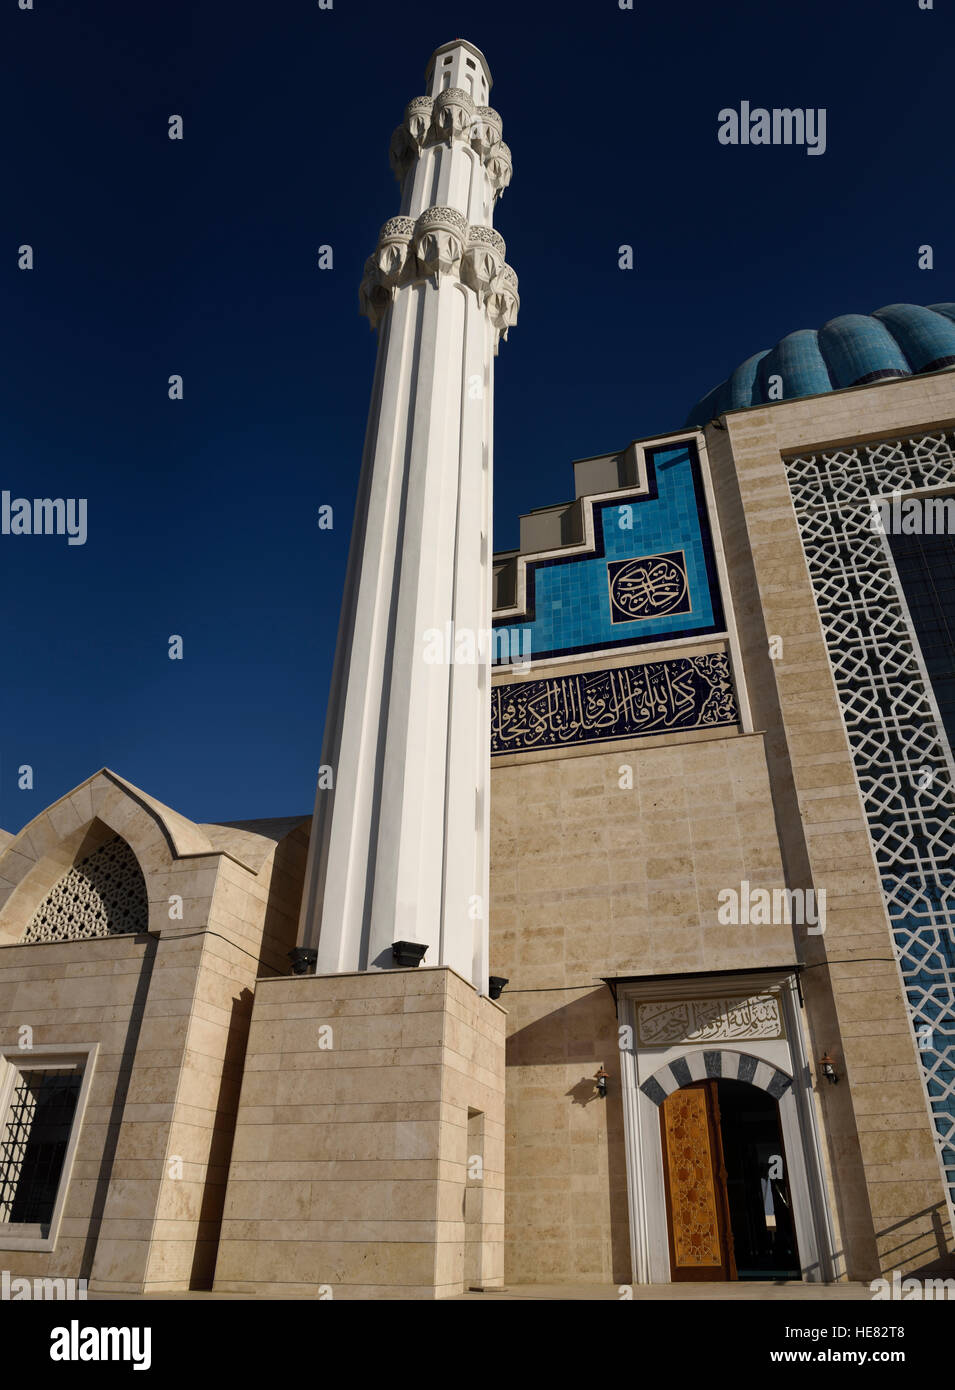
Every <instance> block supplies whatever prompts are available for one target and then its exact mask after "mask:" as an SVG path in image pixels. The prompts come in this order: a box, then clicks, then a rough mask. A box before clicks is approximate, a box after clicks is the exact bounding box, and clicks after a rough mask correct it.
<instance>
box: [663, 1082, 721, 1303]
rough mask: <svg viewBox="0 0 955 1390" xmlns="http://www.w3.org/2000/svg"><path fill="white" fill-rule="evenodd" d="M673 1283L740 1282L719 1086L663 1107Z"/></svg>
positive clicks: (704, 1086)
mask: <svg viewBox="0 0 955 1390" xmlns="http://www.w3.org/2000/svg"><path fill="white" fill-rule="evenodd" d="M660 1128H661V1133H662V1138H663V1181H664V1187H665V1189H666V1199H667V1224H668V1226H669V1231H670V1278H671V1279H672V1280H673V1281H674V1282H676V1281H678V1280H704V1279H712V1280H725V1279H735V1278H736V1265H735V1262H734V1259H733V1231H732V1227H731V1226H730V1219H729V1203H728V1200H727V1187H726V1168H725V1165H724V1163H723V1146H722V1143H721V1141H720V1112H719V1102H718V1100H717V1091H716V1082H715V1081H697V1082H695V1083H694V1084H693V1085H691V1086H684V1087H682V1088H681V1089H680V1090H679V1091H674V1092H673V1094H672V1095H669V1096H667V1098H666V1100H665V1101H664V1102H663V1105H662V1106H661V1107H660Z"/></svg>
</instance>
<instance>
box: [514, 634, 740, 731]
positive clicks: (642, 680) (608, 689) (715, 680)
mask: <svg viewBox="0 0 955 1390" xmlns="http://www.w3.org/2000/svg"><path fill="white" fill-rule="evenodd" d="M738 720H739V715H738V713H737V709H736V700H735V698H734V695H733V684H732V681H731V679H730V669H729V659H728V658H727V656H726V654H725V653H724V652H715V653H712V654H710V655H708V656H689V657H675V658H673V659H671V660H670V661H648V662H645V663H643V664H642V665H640V666H621V667H617V668H616V669H613V670H606V671H585V672H581V673H579V674H577V675H568V676H549V677H547V678H546V679H544V680H536V681H516V682H514V683H513V684H511V685H496V686H494V687H493V689H492V690H491V753H492V755H493V754H495V753H526V752H529V751H531V750H533V749H539V748H562V747H566V746H567V745H568V744H573V743H601V742H606V741H607V740H608V739H615V738H633V737H638V736H640V735H647V734H669V733H674V732H676V731H677V730H687V729H711V728H718V727H720V726H721V725H726V724H736V723H737V722H738Z"/></svg>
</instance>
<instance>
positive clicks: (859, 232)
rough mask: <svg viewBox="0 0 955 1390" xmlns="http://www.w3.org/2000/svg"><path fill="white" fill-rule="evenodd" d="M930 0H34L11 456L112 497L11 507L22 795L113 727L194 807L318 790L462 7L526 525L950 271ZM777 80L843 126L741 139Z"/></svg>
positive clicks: (16, 197) (934, 288)
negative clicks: (403, 269) (72, 532)
mask: <svg viewBox="0 0 955 1390" xmlns="http://www.w3.org/2000/svg"><path fill="white" fill-rule="evenodd" d="M936 4H937V6H938V8H937V9H936V10H933V11H930V12H923V11H921V10H919V8H918V3H917V0H839V3H838V4H835V3H833V0H802V3H791V4H787V3H778V0H777V2H776V3H772V4H767V3H766V0H725V2H724V3H722V4H718V5H717V4H713V3H699V0H693V2H692V3H682V4H680V3H677V2H674V3H671V4H662V5H661V4H653V5H650V4H646V3H643V0H636V8H635V9H634V11H632V12H630V11H621V10H620V9H619V8H618V5H617V3H616V0H599V2H598V3H594V0H588V3H586V4H584V3H579V4H576V5H573V6H567V7H566V8H564V9H561V8H560V7H559V6H555V5H541V4H535V5H530V4H525V5H520V4H518V5H514V4H511V3H498V2H497V0H482V3H481V4H479V5H474V4H466V5H465V4H461V5H458V4H442V5H440V6H433V5H428V4H423V3H415V4H413V5H411V4H401V3H398V4H394V3H388V4H385V3H384V0H368V3H358V2H357V0H334V8H333V9H332V10H331V11H322V10H319V9H318V7H317V4H314V3H311V2H310V0H278V2H276V0H273V3H262V0H258V3H255V4H252V3H248V0H232V2H231V3H225V0H188V3H186V2H185V0H165V2H164V3H162V4H160V3H157V0H137V3H135V4H131V3H130V0H82V3H80V4H76V3H75V0H35V5H36V8H35V10H34V11H32V12H20V11H18V10H17V9H16V8H15V7H14V4H13V0H9V3H8V4H6V5H5V6H4V18H3V26H2V28H3V44H4V50H5V53H6V57H7V63H6V73H5V76H4V90H5V93H6V96H7V116H6V120H5V122H4V131H5V146H6V150H5V154H6V161H5V163H6V170H7V173H6V179H5V185H6V186H5V197H4V200H3V201H4V205H5V206H4V210H3V212H2V219H3V226H4V237H3V246H4V247H5V248H6V249H5V251H4V253H3V262H4V267H5V269H4V273H3V275H2V277H0V283H2V285H3V289H4V292H5V293H4V309H3V326H4V332H3V350H4V362H3V373H2V391H3V404H2V410H3V429H4V431H5V434H6V448H5V449H4V450H3V455H2V459H3V463H2V468H0V487H2V488H5V489H8V490H10V491H11V492H12V493H13V494H14V496H16V495H27V496H30V497H33V496H48V497H56V496H61V497H86V498H87V499H88V504H89V528H90V529H89V539H88V541H87V544H86V545H85V546H82V547H80V546H75V547H68V546H67V545H66V542H65V539H62V538H53V537H47V538H39V537H0V565H2V572H3V597H4V604H3V609H4V632H5V636H4V642H3V649H4V663H3V664H4V678H3V702H2V710H0V731H2V732H0V824H2V825H3V826H4V827H5V828H7V829H9V830H16V829H18V828H19V827H20V826H21V825H23V824H24V823H25V822H26V821H28V820H29V819H30V818H31V817H32V816H34V815H35V814H37V812H38V811H40V810H42V808H43V807H44V806H46V805H48V804H49V803H50V802H51V801H53V800H55V799H56V798H57V797H59V796H61V795H62V794H63V793H64V792H66V791H68V790H69V789H70V788H72V787H73V786H74V785H76V784H77V783H78V782H81V781H82V780H83V779H85V778H86V777H88V776H89V775H90V774H91V773H92V772H94V771H95V770H96V769H97V768H99V767H101V766H103V765H104V764H105V765H107V766H109V767H112V768H113V769H115V770H116V771H117V772H119V773H121V774H122V775H123V776H125V777H127V778H129V779H130V780H131V781H132V782H134V783H136V784H137V785H139V786H140V787H142V788H143V789H144V790H146V791H148V792H150V793H152V794H153V795H155V796H158V797H159V798H160V799H161V800H164V801H166V802H168V803H170V804H171V805H172V806H174V807H175V808H176V809H177V810H180V811H182V812H183V813H184V814H186V815H188V816H191V817H192V818H194V819H195V820H199V821H202V820H232V819H243V818H252V817H257V816H275V815H287V814H295V813H298V812H306V811H308V810H310V809H311V804H312V799H313V790H314V782H315V772H316V767H317V763H318V760H319V753H320V746H321V735H322V725H323V719H324V710H325V701H326V695H327V687H328V680H329V673H330V666H331V660H332V656H333V651H334V642H335V632H336V627H337V622H338V608H339V602H340V598H341V586H342V580H343V575H344V566H345V559H346V555H347V547H348V538H349V531H350V525H351V514H352V507H353V502H354V494H355V486H356V482H357V476H358V467H359V462H360V455H361V447H362V439H363V432H364V426H365V414H366V410H367V404H368V394H369V389H370V385H371V375H372V368H373V362H374V339H373V337H372V335H371V333H370V332H369V329H368V325H367V323H366V322H365V320H363V319H361V318H359V316H358V313H357V286H358V282H359V279H360V277H361V270H362V265H363V262H364V260H365V257H366V256H367V255H369V254H370V252H371V251H372V249H373V247H374V243H375V240H376V236H377V231H378V228H379V226H380V225H381V223H382V222H383V221H384V220H385V219H386V218H387V217H389V216H391V215H392V214H393V213H394V212H396V211H397V208H398V188H397V184H396V183H395V181H394V179H393V177H392V175H391V172H390V170H389V167H388V158H387V154H388V143H389V138H390V135H391V131H392V129H393V127H394V126H395V125H397V124H398V122H399V120H400V118H401V114H402V110H403V108H404V106H405V104H406V102H407V101H408V100H409V99H410V98H411V97H413V96H416V95H418V94H419V93H420V92H421V91H422V90H423V88H424V81H423V74H424V67H425V64H426V62H427V59H428V57H429V55H430V53H431V51H432V50H433V49H434V48H435V47H437V45H438V44H440V43H444V42H446V41H447V40H449V39H451V38H453V37H454V36H456V35H464V36H465V37H467V38H469V39H471V40H472V41H473V42H474V43H476V44H478V45H479V46H480V47H481V48H482V49H483V50H484V52H485V53H486V55H487V57H488V61H489V63H490V66H491V71H492V75H493V77H494V87H493V90H492V92H491V102H492V104H493V105H494V106H495V107H496V108H497V109H498V110H499V111H500V112H501V114H502V116H503V119H504V138H505V139H506V140H507V142H508V143H509V144H510V146H511V148H512V151H513V155H514V168H515V173H514V180H513V183H512V185H511V188H510V189H509V190H508V192H507V193H506V195H505V197H504V199H503V201H502V202H501V203H500V204H499V205H498V212H497V216H496V223H497V226H498V228H499V229H500V231H501V232H502V233H503V235H504V237H505V238H506V240H507V244H508V259H509V260H510V261H511V263H512V264H513V265H514V267H515V269H516V270H517V272H518V274H519V276H520V286H521V299H522V308H521V316H520V322H519V324H518V326H517V328H516V329H515V330H514V331H512V333H511V335H510V341H509V342H508V343H506V344H503V345H502V348H501V353H500V356H499V358H498V362H497V400H496V440H495V445H496V505H495V513H496V516H495V528H496V532H495V543H496V548H498V549H504V548H507V547H508V546H511V545H513V544H515V543H516V537H517V518H518V515H519V513H520V512H521V511H526V510H529V509H530V508H532V507H536V506H542V505H545V504H547V503H550V502H556V501H560V500H563V499H564V498H565V497H568V496H570V495H572V478H571V471H570V461H571V460H572V459H574V458H579V457H582V456H584V455H587V454H595V453H599V452H602V451H607V450H611V449H615V448H619V447H621V446H622V445H623V444H625V443H626V442H627V441H629V440H630V439H632V438H634V437H640V436H641V435H648V434H652V433H655V432H661V431H664V430H668V429H677V428H679V427H680V426H681V425H682V424H683V421H684V419H685V417H686V414H687V411H688V410H689V408H690V406H691V405H692V404H693V403H694V402H695V401H696V400H697V398H698V397H700V396H701V395H702V394H703V393H704V392H705V391H707V390H708V389H709V388H710V387H711V386H713V385H715V384H716V382H718V381H719V380H721V379H722V378H723V377H724V376H725V375H726V374H727V372H728V371H730V370H731V369H732V368H733V367H734V366H735V365H736V364H737V363H738V362H739V361H740V360H742V359H743V358H744V357H746V356H748V355H749V354H750V353H752V352H754V351H756V350H758V349H759V348H763V347H770V346H771V345H772V344H773V343H774V342H775V341H776V340H777V339H778V338H779V337H780V336H781V335H783V334H784V333H787V332H789V331H791V330H793V329H796V328H802V327H818V326H819V325H821V324H822V323H823V322H825V320H826V319H828V318H831V317H833V316H834V315H836V314H838V313H843V312H847V311H861V312H867V311H869V310H872V309H875V308H878V307H879V306H880V305H882V304H888V303H892V302H895V301H898V300H910V301H913V302H915V303H922V304H928V303H933V302H936V301H940V300H950V299H952V298H955V292H953V279H952V274H951V268H952V258H953V247H952V235H953V227H955V206H953V203H955V195H953V180H952V146H951V141H952V101H951V92H952V77H951V53H952V41H953V29H955V25H953V20H952V17H951V9H952V7H951V5H950V4H949V3H948V0H936ZM743 99H746V100H749V101H750V102H751V103H752V104H753V105H764V106H801V107H820V106H824V107H826V109H827V111H828V150H827V152H826V154H825V155H823V156H821V157H810V156H808V155H807V154H806V153H805V151H804V150H801V149H797V148H788V149H787V148H762V147H755V148H754V147H750V148H729V147H723V146H721V145H719V143H718V142H717V138H716V132H717V113H718V111H719V110H720V108H722V107H724V106H738V105H739V102H740V101H741V100H743ZM172 113H177V114H180V115H182V116H183V117H184V121H185V139H184V140H183V141H182V142H170V141H169V140H168V139H167V136H166V130H167V119H168V117H169V115H170V114H172ZM24 242H28V243H30V244H32V245H33V246H34V248H35V254H36V269H35V270H34V271H33V272H32V273H24V272H19V271H18V270H17V269H16V268H15V267H16V248H17V247H18V246H19V245H20V244H21V243H24ZM625 242H626V243H631V244H632V245H633V247H634V250H635V255H636V262H637V268H636V269H635V270H634V271H633V272H631V273H625V272H622V271H620V270H618V268H617V248H618V246H619V245H620V244H621V243H625ZM924 242H928V243H931V244H932V245H934V247H935V264H936V269H935V270H934V272H932V273H927V272H920V271H919V270H918V269H917V268H916V252H917V247H918V246H919V245H920V244H922V243H924ZM322 243H330V244H331V245H332V246H333V248H334V257H335V265H334V269H333V270H332V271H320V270H318V269H316V249H317V247H318V246H319V245H320V244H322ZM173 372H178V373H181V374H182V375H183V377H184V380H185V398H184V400H183V401H182V402H176V403H173V402H170V401H169V399H168V397H167V378H168V377H169V375H170V374H171V373H173ZM322 503H330V504H331V505H332V506H333V507H334V509H335V518H336V526H335V529H334V530H333V531H332V532H331V533H328V532H322V531H319V529H318V527H317V525H316V523H315V517H316V512H317V508H318V506H319V505H320V504H322ZM171 633H178V634H181V635H182V636H183V638H184V644H185V646H184V651H185V658H184V660H182V661H170V660H169V659H168V656H167V650H168V648H167V639H168V637H169V635H170V634H171ZM23 763H29V764H31V765H32V766H33V768H34V771H35V790H34V791H32V792H28V791H21V790H18V788H17V768H18V767H19V766H20V765H21V764H23Z"/></svg>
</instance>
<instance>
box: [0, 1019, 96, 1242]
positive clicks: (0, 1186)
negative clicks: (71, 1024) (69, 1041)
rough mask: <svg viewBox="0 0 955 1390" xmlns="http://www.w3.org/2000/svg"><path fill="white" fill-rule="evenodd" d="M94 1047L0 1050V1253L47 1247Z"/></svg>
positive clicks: (80, 1116)
mask: <svg viewBox="0 0 955 1390" xmlns="http://www.w3.org/2000/svg"><path fill="white" fill-rule="evenodd" d="M97 1050H98V1044H96V1043H88V1044H79V1045H75V1044H74V1045H71V1046H70V1047H69V1048H64V1049H60V1048H58V1047H52V1046H36V1047H31V1048H24V1049H20V1048H9V1049H6V1050H4V1051H0V1250H52V1249H53V1248H54V1247H55V1245H56V1237H57V1232H58V1230H59V1226H60V1221H61V1219H62V1216H63V1209H64V1206H65V1204H66V1193H67V1189H68V1187H69V1182H70V1171H71V1169H72V1167H73V1158H74V1155H75V1153H76V1144H77V1140H78V1138H79V1132H80V1126H81V1124H82V1121H83V1111H84V1110H85V1108H86V1100H87V1096H88V1095H89V1089H90V1084H91V1082H92V1079H93V1063H94V1060H95V1056H96V1052H97Z"/></svg>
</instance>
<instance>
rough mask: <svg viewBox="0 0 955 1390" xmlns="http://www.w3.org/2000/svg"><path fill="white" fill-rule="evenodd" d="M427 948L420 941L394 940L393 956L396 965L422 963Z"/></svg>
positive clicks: (392, 946) (392, 945) (392, 944)
mask: <svg viewBox="0 0 955 1390" xmlns="http://www.w3.org/2000/svg"><path fill="white" fill-rule="evenodd" d="M427 949H428V948H427V946H422V944H421V942H420V941H393V942H392V943H391V957H392V960H393V961H394V962H395V964H396V965H410V966H415V965H420V964H421V962H422V961H423V960H424V953H425V951H426V950H427Z"/></svg>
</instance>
